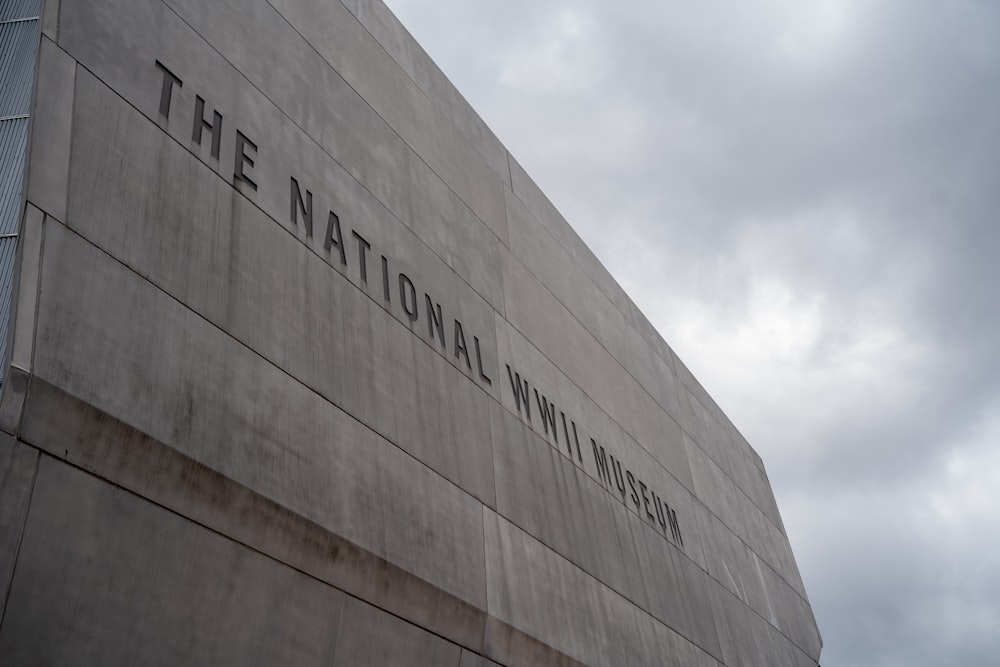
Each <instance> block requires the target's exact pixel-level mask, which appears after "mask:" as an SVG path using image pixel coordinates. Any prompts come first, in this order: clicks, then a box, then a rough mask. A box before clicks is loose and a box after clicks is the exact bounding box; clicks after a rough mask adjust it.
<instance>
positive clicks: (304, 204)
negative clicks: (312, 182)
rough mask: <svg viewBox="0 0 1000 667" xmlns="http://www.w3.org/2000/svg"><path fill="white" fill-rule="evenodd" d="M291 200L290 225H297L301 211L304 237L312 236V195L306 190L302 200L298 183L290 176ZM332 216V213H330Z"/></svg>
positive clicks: (327, 247)
mask: <svg viewBox="0 0 1000 667" xmlns="http://www.w3.org/2000/svg"><path fill="white" fill-rule="evenodd" d="M290 197H291V200H292V224H293V225H298V224H299V211H302V220H303V222H304V224H305V226H306V236H312V235H313V193H312V192H310V191H309V190H308V189H307V190H306V196H305V199H303V198H302V190H301V189H299V182H298V181H296V180H295V177H294V176H292V186H291V195H290ZM330 213H331V214H332V213H333V211H330ZM337 226H338V227H339V226H340V222H339V221H338V222H337ZM326 249H327V250H329V249H330V246H329V244H327V246H326Z"/></svg>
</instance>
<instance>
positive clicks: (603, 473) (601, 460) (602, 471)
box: [590, 438, 611, 487]
mask: <svg viewBox="0 0 1000 667" xmlns="http://www.w3.org/2000/svg"><path fill="white" fill-rule="evenodd" d="M590 446H591V447H593V448H594V463H595V464H596V465H597V476H598V477H599V478H600V480H601V484H603V485H604V486H608V487H609V486H611V471H609V470H608V455H607V452H605V451H604V447H600V448H599V447H598V446H597V441H596V440H594V439H593V438H591V439H590Z"/></svg>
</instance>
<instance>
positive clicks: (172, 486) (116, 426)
mask: <svg viewBox="0 0 1000 667" xmlns="http://www.w3.org/2000/svg"><path fill="white" fill-rule="evenodd" d="M29 396H30V397H29V400H28V401H27V403H26V410H25V416H24V427H23V437H24V439H25V440H26V441H27V442H30V443H31V444H32V446H35V447H38V448H39V449H41V450H42V451H45V452H47V453H48V454H50V455H51V456H53V457H55V458H58V459H60V460H65V461H67V462H70V463H71V464H72V465H74V466H76V467H79V468H81V469H83V470H86V471H88V472H90V473H92V474H94V475H95V476H98V477H100V478H101V479H105V480H108V481H109V482H111V483H113V484H114V485H116V486H118V487H121V488H123V489H127V490H129V491H131V492H133V493H135V494H137V495H141V496H142V497H144V498H146V499H148V500H150V501H151V502H153V503H154V504H156V505H159V506H161V507H164V508H167V509H170V510H171V511H174V512H176V513H178V514H180V515H182V516H185V517H187V518H189V519H191V520H192V521H194V522H195V523H198V524H200V525H202V526H205V527H207V528H210V529H211V530H213V531H215V532H217V533H219V534H222V535H225V536H226V537H229V538H230V539H232V540H234V541H236V542H239V543H241V544H245V545H247V546H248V547H250V548H252V549H253V550H255V551H257V552H259V553H262V554H265V555H267V556H270V557H271V558H273V559H275V560H277V561H280V562H282V563H285V564H287V565H289V566H291V567H292V568H294V569H296V570H298V571H300V572H303V573H306V574H308V575H309V576H312V577H315V578H316V579H317V580H320V581H324V582H326V583H328V584H330V585H332V586H335V587H337V588H339V589H340V590H343V591H345V592H348V593H350V594H351V595H353V596H356V597H358V598H360V599H363V600H367V601H369V602H371V603H372V604H374V605H377V606H379V607H380V608H382V609H385V610H387V611H389V612H391V613H392V614H395V615H397V616H399V617H401V618H405V619H407V620H410V621H412V622H413V623H416V624H419V625H420V626H422V627H424V628H427V629H429V630H431V631H432V632H434V633H436V634H438V635H441V636H443V637H446V638H448V639H450V640H452V641H454V642H456V643H459V644H462V645H465V646H473V647H476V648H477V650H478V649H479V648H480V647H481V646H482V639H483V629H484V627H485V615H486V612H485V609H483V608H477V607H475V606H473V605H471V604H469V603H468V602H465V601H463V600H460V599H458V598H456V597H455V596H453V595H450V594H449V593H447V592H445V591H443V590H441V589H440V588H438V587H437V586H435V585H434V584H432V583H429V582H427V581H425V580H423V579H420V578H419V577H417V576H416V575H414V574H412V573H410V572H407V571H406V570H404V569H402V568H401V567H399V566H398V565H394V564H393V563H390V562H388V561H386V560H385V559H384V558H382V557H380V556H378V555H376V554H374V553H372V552H370V551H368V550H365V549H363V548H361V547H360V546H358V545H357V544H354V543H352V542H350V541H348V540H347V539H345V538H344V537H343V536H340V535H337V534H335V533H333V532H331V531H330V530H329V529H328V528H325V527H324V526H321V525H319V524H318V523H316V522H314V521H310V520H309V519H306V518H304V517H302V516H300V515H299V514H296V513H295V512H293V511H291V510H289V509H287V508H285V507H283V506H281V505H279V504H278V503H275V502H274V501H271V500H268V499H266V498H264V497H263V496H261V495H259V494H258V493H256V492H255V491H254V490H251V489H249V488H248V487H246V486H245V485H242V484H240V483H238V482H236V481H235V480H232V479H230V478H228V477H226V476H224V475H222V474H220V473H219V472H217V471H215V470H212V469H211V468H209V467H207V466H205V465H204V464H201V463H199V462H197V461H195V460H194V459H192V458H190V457H188V456H185V455H183V454H181V453H180V452H178V451H177V450H175V449H172V448H170V447H168V446H166V445H164V444H163V443H161V442H158V441H156V440H154V439H153V438H151V437H149V436H148V435H145V434H143V433H140V432H139V431H137V430H136V429H134V428H131V427H129V426H128V425H126V424H124V423H122V422H121V421H120V420H117V419H115V418H113V417H111V416H109V415H108V414H107V413H104V412H101V411H100V410H97V409H96V408H94V407H93V406H90V405H87V404H85V403H83V402H82V401H80V400H78V399H76V398H73V397H72V396H69V395H68V394H66V393H65V392H63V391H61V390H59V389H57V388H56V387H53V386H52V385H50V384H49V383H47V382H44V381H43V380H40V379H38V378H34V379H33V380H32V383H31V390H30V395H29Z"/></svg>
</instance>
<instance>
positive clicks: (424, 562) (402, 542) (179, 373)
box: [35, 224, 485, 607]
mask: <svg viewBox="0 0 1000 667" xmlns="http://www.w3.org/2000/svg"><path fill="white" fill-rule="evenodd" d="M45 255H46V262H45V266H44V270H43V278H42V294H43V298H42V301H41V303H40V306H39V320H38V331H39V333H38V340H39V350H38V353H37V354H36V358H35V364H36V366H35V373H36V375H37V376H38V377H40V378H42V379H44V380H47V381H49V382H51V383H53V384H55V385H56V386H59V387H63V388H65V390H66V391H68V392H69V393H71V394H73V395H75V396H77V397H79V398H81V399H82V400H84V401H86V402H88V403H90V404H92V405H94V406H95V407H97V408H99V409H101V410H102V411H104V412H107V413H109V414H111V415H113V416H115V417H117V418H119V419H121V420H122V421H124V422H126V423H128V424H130V425H133V426H135V427H136V428H138V429H139V430H141V431H143V432H145V433H147V434H149V435H151V436H152V437H154V438H156V439H158V440H160V441H162V442H164V443H165V444H167V445H169V446H171V447H173V448H175V449H177V450H178V451H180V452H182V453H184V454H186V455H188V456H190V457H191V458H193V459H195V460H196V461H199V462H200V463H203V464H204V465H206V466H208V467H210V468H212V469H214V470H216V471H218V472H220V473H222V474H223V475H225V476H227V477H229V478H231V479H233V480H235V481H237V482H239V483H241V484H243V485H245V486H248V487H249V488H252V489H254V490H255V491H256V492H257V493H259V494H261V495H262V496H264V497H265V498H268V499H270V500H273V501H274V502H276V503H278V504H280V505H282V506H284V507H287V508H289V509H290V510H292V511H293V512H296V513H298V514H299V515H301V516H302V517H304V518H307V519H309V520H312V521H314V522H316V523H317V524H319V525H321V526H323V527H325V528H327V529H328V530H330V531H331V532H333V533H335V534H338V535H341V536H343V537H345V538H346V539H348V540H350V541H352V542H354V543H355V544H358V545H360V546H362V547H363V548H365V549H367V550H369V551H371V552H373V553H375V554H377V555H380V556H382V557H384V558H385V559H386V560H388V561H389V562H391V563H394V564H396V565H398V566H400V567H402V568H403V569H406V570H408V571H410V572H412V573H414V574H416V575H417V576H419V577H421V578H423V579H425V580H427V581H429V582H431V583H434V584H435V585H437V586H438V587H439V588H441V589H442V590H444V591H446V592H449V593H451V594H453V595H456V596H457V597H459V598H460V599H462V600H466V601H468V602H470V603H472V604H474V605H478V606H480V607H482V606H483V605H485V600H484V596H485V591H484V590H483V581H484V577H483V568H484V565H483V542H482V539H483V537H482V526H481V521H482V519H481V515H480V509H479V508H480V504H479V503H478V502H477V501H476V500H475V499H474V498H473V497H472V496H469V495H467V494H465V493H464V492H462V491H461V490H460V489H458V488H457V487H455V486H453V485H452V484H451V483H449V482H448V481H447V480H445V479H444V478H442V477H441V476H440V475H439V474H438V473H435V472H434V471H432V470H431V469H429V468H427V467H426V466H425V465H423V464H421V463H419V462H418V461H416V460H415V459H413V458H412V457H411V456H410V455H408V454H406V453H405V452H403V451H402V450H400V449H398V448H397V447H396V446H394V445H393V444H391V443H390V442H388V441H386V440H385V439H384V438H382V437H380V436H378V435H377V434H376V433H374V432H373V431H371V430H369V429H368V428H366V427H364V426H363V425H362V424H360V423H359V422H358V421H356V420H355V419H353V418H351V417H350V416H348V415H347V414H345V413H343V412H342V411H341V410H340V409H338V408H336V407H335V406H332V405H331V404H330V403H329V402H327V401H326V400H324V399H322V398H321V397H319V396H318V395H316V394H315V393H313V392H312V391H310V390H309V389H308V388H306V387H305V386H303V385H302V384H300V383H299V382H296V381H295V380H293V379H292V378H290V377H289V376H288V375H287V374H286V373H285V372H283V371H281V370H280V369H278V368H277V367H275V366H272V365H271V364H268V363H265V362H264V361H263V360H262V359H261V358H260V357H259V356H257V355H256V354H255V353H253V352H252V351H250V350H249V349H247V348H246V347H244V346H242V345H240V344H239V343H237V342H236V341H234V340H233V339H232V338H230V337H229V336H227V335H226V334H225V333H223V332H222V331H220V330H219V329H218V328H216V327H215V326H213V325H212V324H210V323H208V322H206V321H205V320H203V319H202V318H200V317H198V316H197V315H195V314H194V313H192V312H191V311H190V310H188V309H186V308H185V307H183V306H181V305H180V304H179V303H178V302H177V301H175V300H174V299H172V298H170V297H169V296H167V295H166V294H164V293H163V292H160V291H159V290H157V289H156V288H154V287H153V286H151V285H150V284H149V283H147V282H145V281H142V280H140V279H138V278H137V277H136V276H135V275H134V274H132V273H131V272H130V271H129V270H128V269H126V268H125V267H123V266H121V265H120V264H118V263H117V262H115V261H114V260H112V259H110V258H109V257H108V256H107V255H105V254H103V253H101V252H100V251H98V250H97V249H95V248H94V247H93V246H91V245H89V244H87V243H86V242H84V241H83V240H81V239H80V238H79V237H77V236H76V235H74V234H73V233H72V232H69V231H67V230H65V228H63V227H61V226H60V225H55V224H54V225H53V226H52V227H51V228H50V229H49V230H48V231H47V233H46V249H45ZM46 296H48V298H46ZM70 331H71V332H73V333H74V335H73V336H72V338H71V340H67V339H65V338H64V337H63V334H64V332H70ZM56 341H61V342H60V344H59V345H56V344H55V342H56Z"/></svg>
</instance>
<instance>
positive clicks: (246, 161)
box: [233, 130, 257, 192]
mask: <svg viewBox="0 0 1000 667" xmlns="http://www.w3.org/2000/svg"><path fill="white" fill-rule="evenodd" d="M247 148H249V149H250V151H251V152H252V153H253V155H256V154H257V144H255V143H254V142H252V141H250V139H249V138H247V136H246V135H245V134H243V133H242V132H240V131H239V130H236V171H235V172H234V173H233V177H234V178H235V179H236V180H237V181H243V182H244V183H246V184H247V185H249V186H250V188H251V189H252V190H254V191H255V192H256V191H257V183H256V182H255V181H254V180H253V179H252V178H250V176H249V174H247V170H248V169H253V166H254V164H255V163H254V158H253V155H249V154H247Z"/></svg>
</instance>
